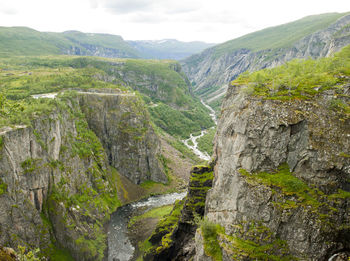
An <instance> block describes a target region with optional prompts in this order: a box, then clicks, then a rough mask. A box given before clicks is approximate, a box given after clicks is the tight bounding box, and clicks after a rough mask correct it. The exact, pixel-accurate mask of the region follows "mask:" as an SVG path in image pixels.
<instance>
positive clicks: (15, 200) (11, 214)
mask: <svg viewBox="0 0 350 261" xmlns="http://www.w3.org/2000/svg"><path fill="white" fill-rule="evenodd" d="M121 96H122V97H120V98H118V97H119V96H118V94H111V95H108V94H78V95H77V97H76V98H71V97H70V98H66V97H62V98H59V99H58V100H56V101H52V102H55V103H56V104H57V109H56V110H54V111H52V112H50V113H49V114H48V115H43V116H39V117H36V118H35V119H34V120H32V121H31V126H16V127H5V128H3V129H1V132H0V141H1V142H0V170H1V172H0V188H1V189H0V213H1V214H0V232H1V233H0V244H1V245H5V246H12V247H14V248H15V247H17V246H18V245H25V246H28V247H30V248H36V247H40V249H41V253H42V254H43V255H44V256H50V253H51V251H52V245H51V244H50V243H54V244H56V245H59V246H62V247H64V248H66V249H68V250H69V251H70V252H71V254H72V255H73V257H75V258H76V259H77V260H102V258H103V256H104V251H105V249H106V236H105V232H104V228H103V224H104V223H105V222H106V221H107V220H108V219H109V214H110V213H111V212H113V211H114V210H115V209H116V207H118V206H119V205H120V202H119V200H118V198H117V185H116V180H117V179H116V174H115V172H114V171H112V170H111V169H110V168H109V165H108V162H109V161H110V162H111V163H112V164H113V165H115V166H116V167H118V168H121V169H120V170H121V172H122V173H123V171H126V172H125V174H126V175H128V174H129V173H131V167H130V166H129V167H128V168H126V169H123V168H124V166H123V165H121V163H120V160H125V157H129V161H131V162H132V164H134V165H133V167H134V168H135V171H134V172H135V173H133V175H134V176H130V178H131V179H133V180H134V181H135V182H139V181H145V180H147V179H154V180H156V181H165V180H166V177H165V175H164V174H163V172H162V171H161V169H160V168H159V166H158V161H157V156H156V153H157V149H158V147H157V144H158V143H159V142H158V140H157V138H156V136H155V135H154V133H153V131H152V129H151V128H150V127H149V126H148V125H147V124H148V122H147V117H146V118H142V117H143V116H144V115H143V114H142V112H143V111H142V110H140V108H138V107H137V106H136V105H135V103H136V102H137V101H139V100H138V99H137V98H136V97H135V96H133V95H127V94H126V95H125V96H123V95H121ZM117 101H120V103H118V102H117ZM98 102H99V103H100V104H98ZM79 103H80V105H79ZM86 106H91V107H90V108H91V109H92V110H94V112H95V113H94V114H93V115H92V113H90V114H89V113H87V114H86V116H85V115H84V114H83V113H82V111H81V109H80V107H82V108H83V111H84V110H87V108H88V107H86ZM104 113H105V114H104ZM123 113H127V117H126V116H125V115H124V114H123ZM118 115H119V116H121V115H124V118H123V119H121V120H120V121H119V118H118V117H117V116H118ZM89 116H91V117H92V118H89ZM99 117H101V118H99ZM99 120H102V121H103V120H106V122H104V124H102V125H101V126H98V127H97V126H95V125H94V123H96V124H97V123H100V122H99ZM107 121H108V122H107ZM143 121H145V122H143ZM88 122H89V123H90V122H91V124H90V125H91V129H93V130H96V134H97V135H96V134H95V133H94V132H93V131H92V130H91V129H90V128H89V125H88ZM114 124H116V126H115V125H114ZM118 124H122V127H123V128H124V129H132V130H133V131H134V128H138V127H140V124H141V125H142V124H143V125H142V126H143V127H144V128H146V129H145V130H135V133H134V132H133V133H128V134H127V135H128V137H127V138H126V137H125V136H126V134H123V132H122V131H121V130H120V129H122V130H124V129H123V128H120V127H119V126H118ZM113 126H114V127H113ZM94 128H95V129H94ZM114 128H115V129H116V130H115V131H114V130H113V129H114ZM139 131H140V132H141V133H142V134H143V136H142V135H141V134H140V133H139ZM134 134H135V136H133V135H134ZM100 135H101V136H100ZM108 135H111V139H110V140H109V139H108ZM118 135H119V136H118ZM123 135H124V136H123ZM98 137H100V138H101V140H102V143H101V141H100V140H99V138H98ZM148 138H150V140H147V139H148ZM133 139H134V140H133ZM107 140H108V141H107ZM103 145H105V146H106V150H105V149H104V148H103ZM105 151H106V152H107V154H106V152H105ZM120 151H122V152H120ZM138 153H141V154H138ZM153 153H155V154H153ZM107 155H108V157H107ZM108 159H110V160H108ZM137 159H139V160H138V161H137ZM147 164H148V165H147ZM153 167H154V170H155V172H153ZM143 168H144V169H143ZM150 168H151V169H150ZM128 171H129V172H128Z"/></svg>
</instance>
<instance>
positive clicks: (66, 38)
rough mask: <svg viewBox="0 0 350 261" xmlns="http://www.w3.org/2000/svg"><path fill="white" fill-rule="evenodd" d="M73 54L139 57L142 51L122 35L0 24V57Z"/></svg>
mask: <svg viewBox="0 0 350 261" xmlns="http://www.w3.org/2000/svg"><path fill="white" fill-rule="evenodd" d="M49 54H70V55H87V56H101V57H113V58H118V57H127V58H137V57H139V54H138V52H137V50H136V49H134V48H133V47H132V46H130V45H129V44H128V43H127V42H126V41H124V40H123V38H122V37H121V36H118V35H109V34H87V33H81V32H77V31H68V32H64V33H46V32H39V31H36V30H33V29H31V28H27V27H0V57H11V56H17V55H49Z"/></svg>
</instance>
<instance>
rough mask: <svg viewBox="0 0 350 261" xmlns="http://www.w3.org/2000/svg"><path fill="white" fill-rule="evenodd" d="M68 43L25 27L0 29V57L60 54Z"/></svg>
mask: <svg viewBox="0 0 350 261" xmlns="http://www.w3.org/2000/svg"><path fill="white" fill-rule="evenodd" d="M69 44H70V43H69V41H68V40H67V39H65V38H63V37H60V36H59V35H56V34H45V33H41V32H38V31H35V30H33V29H30V28H27V27H0V57H11V56H15V55H48V54H60V53H61V49H65V48H68V47H69Z"/></svg>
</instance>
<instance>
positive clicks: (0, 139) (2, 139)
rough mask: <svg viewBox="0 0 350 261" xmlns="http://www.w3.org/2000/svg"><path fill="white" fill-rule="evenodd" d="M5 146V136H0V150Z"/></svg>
mask: <svg viewBox="0 0 350 261" xmlns="http://www.w3.org/2000/svg"><path fill="white" fill-rule="evenodd" d="M3 146H4V137H3V136H0V151H1V150H2V147H3Z"/></svg>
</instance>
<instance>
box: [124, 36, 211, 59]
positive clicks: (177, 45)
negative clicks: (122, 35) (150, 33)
mask: <svg viewBox="0 0 350 261" xmlns="http://www.w3.org/2000/svg"><path fill="white" fill-rule="evenodd" d="M127 42H128V43H130V44H131V45H132V46H133V47H134V48H135V49H137V50H138V51H139V52H140V53H141V56H142V58H145V59H173V60H181V59H184V58H186V57H188V56H190V55H192V54H195V53H199V52H201V51H203V50H204V49H206V48H209V47H212V46H214V44H212V43H204V42H198V41H196V42H181V41H178V40H175V39H164V40H155V41H149V40H145V41H127Z"/></svg>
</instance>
